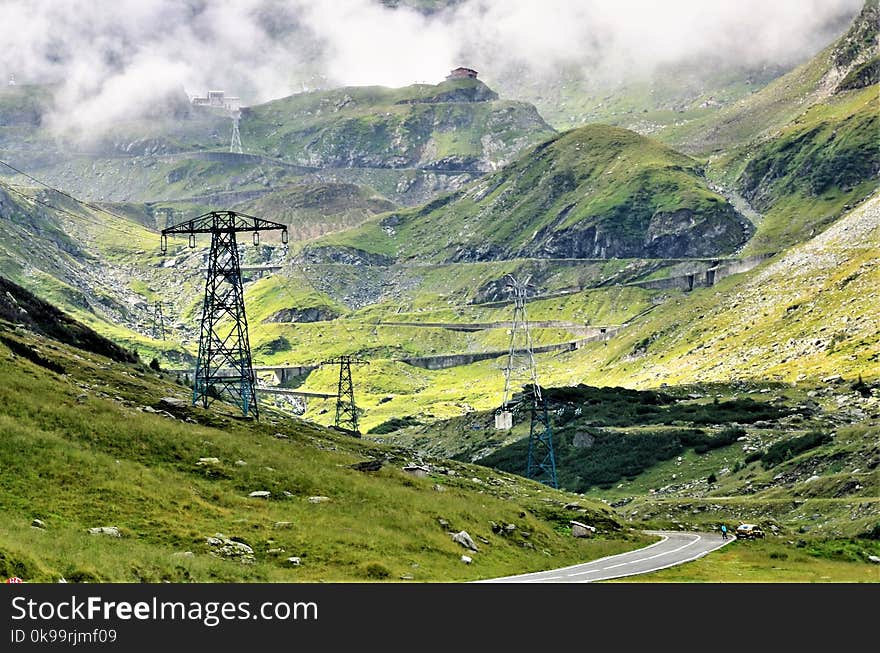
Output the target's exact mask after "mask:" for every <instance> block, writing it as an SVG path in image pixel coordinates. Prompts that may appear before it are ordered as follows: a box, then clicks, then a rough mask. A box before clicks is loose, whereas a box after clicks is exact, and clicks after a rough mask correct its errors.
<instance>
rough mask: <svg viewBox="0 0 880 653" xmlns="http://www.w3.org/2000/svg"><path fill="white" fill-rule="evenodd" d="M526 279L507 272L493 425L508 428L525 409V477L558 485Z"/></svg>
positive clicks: (550, 426) (551, 432)
mask: <svg viewBox="0 0 880 653" xmlns="http://www.w3.org/2000/svg"><path fill="white" fill-rule="evenodd" d="M529 279H530V277H527V278H526V279H525V280H524V281H519V280H517V279H516V278H515V277H513V276H512V275H507V288H508V290H509V291H510V292H511V294H512V296H513V324H512V325H511V330H510V348H509V351H508V356H507V366H506V367H505V368H504V398H503V400H502V402H501V408H500V409H499V411H498V412H497V413H496V416H495V425H496V428H508V429H509V428H511V426H512V424H513V413H514V412H515V411H518V410H522V409H524V410H527V411H528V412H529V422H530V423H529V448H528V458H527V460H526V477H527V478H531V479H535V480H538V481H541V482H542V483H545V484H547V485H550V486H552V487H554V488H558V487H559V485H558V483H557V479H556V457H555V454H554V452H553V425H552V424H551V422H550V413H549V411H548V409H547V402H546V400H545V399H544V396H543V394H542V393H541V386H540V384H539V383H538V366H537V364H536V363H535V356H534V353H533V350H532V334H531V331H530V330H529V319H528V315H527V314H526V298H527V296H528V286H529ZM516 388H522V390H523V393H522V395H520V396H519V397H516V396H514V394H513V392H514V390H515V389H516Z"/></svg>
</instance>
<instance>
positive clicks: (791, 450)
mask: <svg viewBox="0 0 880 653" xmlns="http://www.w3.org/2000/svg"><path fill="white" fill-rule="evenodd" d="M829 442H831V434H830V433H823V432H822V431H810V432H809V433H807V434H805V435H802V436H800V437H797V438H791V439H786V440H780V441H779V442H777V443H775V444H773V445H771V446H770V448H769V449H767V451H766V452H764V454H763V455H762V456H761V465H762V466H763V467H764V469H769V468H771V467H774V466H775V465H778V464H780V463H782V462H785V461H786V460H788V459H790V458H794V457H795V456H797V455H798V454H800V453H803V452H804V451H808V450H809V449H815V448H816V447H818V446H821V445H823V444H827V443H829Z"/></svg>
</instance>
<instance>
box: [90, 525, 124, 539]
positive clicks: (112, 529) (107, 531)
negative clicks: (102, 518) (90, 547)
mask: <svg viewBox="0 0 880 653" xmlns="http://www.w3.org/2000/svg"><path fill="white" fill-rule="evenodd" d="M89 533H91V534H92V535H109V536H110V537H122V533H120V532H119V529H118V528H117V527H116V526H96V527H95V528H90V529H89Z"/></svg>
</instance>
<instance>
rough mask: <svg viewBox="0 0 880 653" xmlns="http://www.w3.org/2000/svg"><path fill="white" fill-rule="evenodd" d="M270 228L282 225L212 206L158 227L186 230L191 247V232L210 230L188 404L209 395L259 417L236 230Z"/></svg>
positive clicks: (165, 231) (208, 398)
mask: <svg viewBox="0 0 880 653" xmlns="http://www.w3.org/2000/svg"><path fill="white" fill-rule="evenodd" d="M276 229H280V230H281V231H282V233H284V232H286V230H287V227H286V226H285V225H283V224H278V223H277V222H270V221H269V220H263V219H262V218H255V217H253V216H249V215H244V214H242V213H235V212H234V211H212V212H210V213H206V214H205V215H202V216H199V217H197V218H193V219H192V220H189V221H187V222H183V223H180V224H177V225H174V226H173V227H168V228H166V229H163V230H162V238H163V239H166V238H167V236H168V235H175V234H179V235H184V234H187V235H189V242H190V246H191V247H194V246H195V237H196V234H211V250H210V253H209V254H208V266H207V267H208V274H207V279H206V281H205V295H204V300H203V303H202V323H201V328H200V332H199V355H198V361H197V363H196V370H195V378H194V379H193V405H195V404H197V403H198V402H199V401H201V402H202V404H203V405H204V407H205V408H207V407H208V405H209V403H210V402H211V401H212V400H213V399H217V398H224V399H230V400H232V401H233V402H234V403H235V404H237V405H238V406H239V407H240V408H241V410H242V414H244V415H245V416H246V417H247V416H248V415H250V416H253V417H254V418H259V407H258V404H257V395H256V377H255V375H254V366H253V361H252V359H251V349H250V342H249V340H248V325H247V316H246V314H245V309H244V289H243V287H242V281H241V261H240V259H239V253H238V243H237V241H236V234H237V233H239V232H244V231H253V232H258V231H274V230H276ZM166 247H167V241H166Z"/></svg>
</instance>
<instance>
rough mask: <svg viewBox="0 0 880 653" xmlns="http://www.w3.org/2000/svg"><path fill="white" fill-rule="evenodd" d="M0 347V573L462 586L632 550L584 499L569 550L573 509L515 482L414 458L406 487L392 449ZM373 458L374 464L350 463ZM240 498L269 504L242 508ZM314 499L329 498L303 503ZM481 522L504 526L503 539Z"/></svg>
mask: <svg viewBox="0 0 880 653" xmlns="http://www.w3.org/2000/svg"><path fill="white" fill-rule="evenodd" d="M50 317H51V316H50ZM0 336H2V338H0V351H2V352H3V353H2V356H0V375H2V377H3V378H5V379H13V378H14V379H16V383H15V384H14V386H13V385H11V384H2V385H0V395H2V402H0V405H2V409H0V460H2V466H3V469H4V472H5V473H4V474H3V478H2V480H0V496H2V508H0V513H2V517H3V521H4V524H5V527H4V529H3V530H2V533H0V573H2V574H5V575H6V576H11V575H18V576H21V577H23V578H24V579H25V580H28V581H53V580H56V579H58V578H60V577H64V578H66V579H67V580H68V581H72V582H94V581H116V582H118V581H129V582H132V581H134V582H138V581H140V582H143V581H146V582H160V581H164V580H170V581H177V582H192V581H197V582H213V581H285V582H295V581H303V580H311V581H317V580H336V581H341V580H345V581H381V580H400V579H401V578H404V579H410V580H416V581H427V580H433V581H461V580H471V579H476V578H484V577H488V576H492V575H500V574H509V573H515V572H519V571H528V570H535V569H543V568H546V567H549V566H553V565H557V564H558V565H564V564H570V563H573V562H576V561H580V560H582V559H586V558H591V557H596V556H599V555H604V554H607V553H613V552H618V551H621V550H624V549H626V548H629V547H632V546H636V545H637V544H638V543H640V542H644V541H645V540H644V538H639V537H634V536H631V535H628V534H626V533H625V532H624V531H621V530H620V526H619V523H618V521H617V520H616V519H615V518H613V516H612V515H611V513H610V512H609V511H608V510H607V508H605V507H603V506H601V504H597V503H594V502H582V506H583V507H584V509H585V510H586V515H585V516H584V517H583V518H585V519H590V520H592V521H593V522H594V523H596V524H597V525H599V527H600V528H601V529H602V531H603V534H602V535H601V536H600V537H597V538H596V539H594V540H593V541H591V542H583V541H581V540H575V539H574V538H572V537H571V536H570V534H568V528H567V525H568V519H570V515H571V514H572V513H571V512H570V511H567V510H565V509H563V508H562V506H563V504H565V503H568V502H570V501H571V500H572V499H573V498H574V499H576V497H572V496H571V495H566V494H564V493H559V492H555V491H552V490H549V489H547V488H544V487H541V486H538V485H536V484H533V483H529V482H526V481H524V480H522V479H520V478H518V477H515V476H511V475H507V474H499V473H492V472H487V471H486V470H485V469H480V468H477V467H472V466H466V465H462V464H459V463H453V462H444V461H441V460H437V459H424V460H421V462H423V463H424V464H426V465H428V466H429V468H430V470H431V471H430V473H429V475H428V477H427V478H414V477H412V476H410V475H408V474H406V473H405V472H403V471H401V467H402V466H403V465H405V464H407V463H408V462H412V461H414V460H419V459H417V458H416V457H414V456H413V454H411V453H410V452H407V451H405V450H402V449H399V448H390V447H380V446H376V445H373V444H371V443H369V442H366V441H362V440H357V439H352V438H349V437H346V436H341V435H338V434H334V433H333V432H330V431H326V430H324V429H321V428H318V427H315V426H311V425H308V424H306V423H303V422H300V421H296V420H290V419H289V418H279V417H278V416H273V415H272V414H271V411H270V412H269V414H268V415H266V416H265V417H264V420H263V422H262V423H260V424H255V423H252V422H250V421H242V420H241V419H238V418H236V417H235V415H234V414H233V412H232V411H231V410H230V411H225V410H224V409H223V407H222V405H219V404H215V407H214V409H213V410H211V411H209V412H205V411H203V410H201V409H194V408H191V407H189V402H188V391H187V390H186V389H185V388H183V387H181V386H176V385H174V384H173V383H171V382H170V381H168V380H166V379H164V378H162V377H161V376H159V375H156V374H155V373H154V372H152V371H151V370H149V369H148V368H146V367H144V366H140V365H124V364H120V363H114V362H112V361H111V360H109V359H106V358H103V357H101V356H98V355H95V354H91V353H88V352H85V351H83V350H74V349H71V348H70V347H69V346H67V345H62V344H61V343H59V342H57V341H53V340H50V339H48V338H45V337H43V336H37V335H34V334H32V333H29V332H27V331H24V330H15V329H14V328H13V327H12V325H10V324H8V323H6V322H5V321H4V322H0ZM166 397H172V399H171V400H167V399H164V398H166ZM173 398H177V399H179V400H180V401H175V399H173ZM369 459H373V460H376V459H378V460H381V461H382V462H383V466H382V468H381V469H380V470H379V471H378V472H361V471H357V470H355V469H353V468H351V467H350V465H351V464H354V463H357V462H360V461H363V460H369ZM133 480H134V481H136V482H132V481H133ZM254 491H268V492H270V495H269V497H268V498H254V497H251V496H249V495H250V493H251V492H254ZM316 496H321V497H326V498H325V499H320V500H313V501H312V500H309V498H310V497H316ZM316 501H317V502H316ZM35 519H38V520H40V521H39V522H34V521H33V520H35ZM32 522H33V524H32ZM492 522H495V523H498V524H506V523H510V524H514V528H513V529H512V530H511V531H510V532H507V531H504V534H503V535H502V534H500V531H498V532H495V531H493V528H492ZM98 527H115V529H117V530H118V537H117V531H113V532H112V534H109V535H108V534H98V535H94V534H90V533H89V532H88V529H89V528H98ZM458 530H467V531H468V532H469V533H470V534H471V536H472V537H473V538H474V540H475V542H476V543H477V547H478V548H479V551H478V552H474V553H471V556H472V557H473V559H474V562H473V564H471V565H466V564H464V563H463V562H461V560H460V556H461V555H462V553H467V551H466V550H465V549H463V548H462V547H461V545H459V544H457V543H455V542H453V541H452V539H451V536H450V532H455V531H458ZM216 533H222V534H223V536H225V537H226V538H228V539H229V540H231V541H228V542H226V543H225V545H226V546H227V549H230V548H235V547H239V550H238V552H239V553H245V554H246V555H244V557H239V556H235V557H233V556H224V555H220V557H217V556H216V555H214V554H215V553H217V552H218V549H220V548H221V546H220V545H215V544H212V543H211V541H209V539H208V538H211V537H213V536H215V534H216ZM234 542H238V543H240V544H242V545H245V546H247V547H250V550H248V549H241V547H240V545H239V544H234ZM212 552H213V553H212ZM291 556H296V557H298V558H299V559H300V561H301V564H300V565H294V564H291V563H290V562H289V561H288V558H289V557H291Z"/></svg>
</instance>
